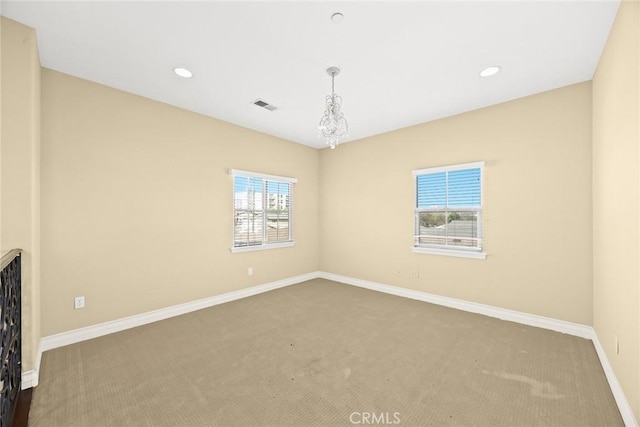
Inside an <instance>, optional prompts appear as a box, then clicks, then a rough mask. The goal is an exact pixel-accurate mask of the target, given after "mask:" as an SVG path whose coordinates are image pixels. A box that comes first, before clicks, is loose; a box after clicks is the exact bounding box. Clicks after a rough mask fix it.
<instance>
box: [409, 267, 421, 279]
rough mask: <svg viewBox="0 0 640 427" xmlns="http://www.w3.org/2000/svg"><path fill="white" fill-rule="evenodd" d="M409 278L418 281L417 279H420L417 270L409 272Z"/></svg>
mask: <svg viewBox="0 0 640 427" xmlns="http://www.w3.org/2000/svg"><path fill="white" fill-rule="evenodd" d="M409 276H410V277H411V278H412V279H419V278H420V271H419V270H418V269H415V270H411V271H410V272H409Z"/></svg>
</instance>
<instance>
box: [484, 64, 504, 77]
mask: <svg viewBox="0 0 640 427" xmlns="http://www.w3.org/2000/svg"><path fill="white" fill-rule="evenodd" d="M501 69H502V67H498V66H492V67H487V68H485V69H484V70H482V71H480V77H491V76H495V75H496V74H498V73H499V72H500V70H501Z"/></svg>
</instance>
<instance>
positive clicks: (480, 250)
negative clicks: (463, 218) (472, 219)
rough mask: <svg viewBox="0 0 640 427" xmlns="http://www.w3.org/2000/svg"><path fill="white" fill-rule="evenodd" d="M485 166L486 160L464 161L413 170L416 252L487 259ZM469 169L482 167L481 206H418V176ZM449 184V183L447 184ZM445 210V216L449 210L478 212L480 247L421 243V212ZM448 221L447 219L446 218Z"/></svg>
mask: <svg viewBox="0 0 640 427" xmlns="http://www.w3.org/2000/svg"><path fill="white" fill-rule="evenodd" d="M484 166H485V162H473V163H462V164H457V165H450V166H438V167H433V168H425V169H415V170H413V171H412V175H413V197H414V203H413V212H414V215H413V217H414V218H413V221H414V222H413V247H412V248H411V249H412V251H413V252H414V253H420V254H432V255H446V256H454V257H461V258H475V259H486V257H487V254H486V253H485V252H484V234H483V232H484V230H483V217H484V215H483V213H484V212H483V211H484ZM467 169H480V206H479V207H470V206H463V207H456V206H453V207H449V206H447V205H448V203H447V205H445V206H442V207H435V208H420V207H418V177H419V176H422V175H431V174H436V173H442V172H446V173H448V172H454V171H460V170H467ZM447 185H448V184H447ZM441 211H444V212H445V218H446V215H447V212H451V211H458V212H461V211H468V212H477V217H478V220H477V223H478V232H477V235H478V237H477V238H476V239H477V241H478V247H464V246H454V245H440V244H435V243H419V240H420V234H419V229H418V227H419V224H420V213H422V212H441ZM445 221H446V220H445Z"/></svg>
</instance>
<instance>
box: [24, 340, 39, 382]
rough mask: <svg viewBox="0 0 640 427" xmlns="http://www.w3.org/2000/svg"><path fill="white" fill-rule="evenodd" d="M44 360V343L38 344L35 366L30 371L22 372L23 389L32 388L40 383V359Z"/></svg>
mask: <svg viewBox="0 0 640 427" xmlns="http://www.w3.org/2000/svg"><path fill="white" fill-rule="evenodd" d="M41 360H42V345H39V346H38V352H37V353H36V363H35V365H34V366H35V368H33V369H31V370H30V371H25V372H23V373H22V377H21V386H20V389H21V390H26V389H28V388H32V387H35V386H37V385H38V378H39V375H40V361H41Z"/></svg>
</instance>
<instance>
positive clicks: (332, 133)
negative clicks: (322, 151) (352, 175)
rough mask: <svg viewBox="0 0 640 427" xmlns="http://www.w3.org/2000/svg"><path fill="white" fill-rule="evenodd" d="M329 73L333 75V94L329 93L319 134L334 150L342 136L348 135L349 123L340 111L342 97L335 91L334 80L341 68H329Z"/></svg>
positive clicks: (319, 125) (319, 126)
mask: <svg viewBox="0 0 640 427" xmlns="http://www.w3.org/2000/svg"><path fill="white" fill-rule="evenodd" d="M327 74H329V75H330V76H331V95H327V98H326V102H327V105H326V109H325V111H324V115H323V116H322V118H321V119H320V123H319V124H318V134H319V135H320V136H323V137H324V138H326V139H327V145H329V146H330V147H331V149H332V150H333V149H334V148H336V145H338V144H339V143H340V140H341V139H342V138H346V137H347V131H348V130H349V124H348V123H347V119H345V118H344V115H343V114H342V111H340V108H341V107H342V98H341V97H339V96H338V95H336V93H335V91H334V83H333V82H334V79H335V77H336V76H337V75H338V74H340V69H339V68H337V67H330V68H327Z"/></svg>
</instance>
